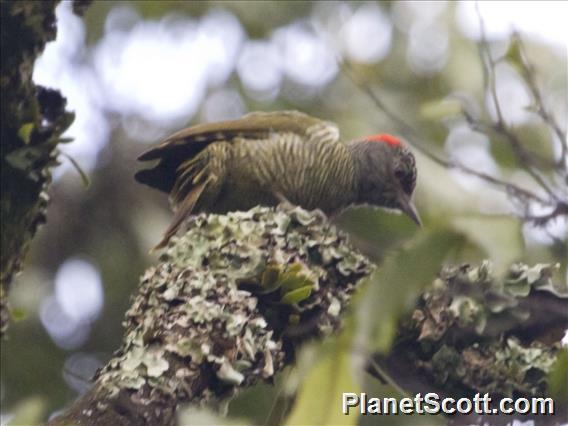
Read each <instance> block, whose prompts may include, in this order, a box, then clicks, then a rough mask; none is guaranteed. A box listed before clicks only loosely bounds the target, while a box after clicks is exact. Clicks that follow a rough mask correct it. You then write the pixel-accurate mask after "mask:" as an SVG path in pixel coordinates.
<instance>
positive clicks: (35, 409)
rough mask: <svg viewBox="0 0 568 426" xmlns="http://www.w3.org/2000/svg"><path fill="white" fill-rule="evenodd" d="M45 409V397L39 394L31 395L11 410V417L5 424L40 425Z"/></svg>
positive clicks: (17, 425)
mask: <svg viewBox="0 0 568 426" xmlns="http://www.w3.org/2000/svg"><path fill="white" fill-rule="evenodd" d="M46 409H47V403H46V401H45V399H43V398H42V397H40V396H31V397H29V398H26V399H24V400H22V401H20V402H18V404H17V405H16V406H15V407H14V408H13V409H12V410H11V411H12V412H11V414H12V418H11V419H10V420H9V421H8V422H6V424H7V425H14V426H20V425H29V426H31V425H40V424H43V423H44V422H43V419H44V415H45V412H46Z"/></svg>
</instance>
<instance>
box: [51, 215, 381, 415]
mask: <svg viewBox="0 0 568 426" xmlns="http://www.w3.org/2000/svg"><path fill="white" fill-rule="evenodd" d="M188 225H189V229H188V230H187V232H186V233H185V235H183V237H181V238H178V239H175V238H174V240H173V241H172V242H171V243H170V246H169V247H168V248H167V250H166V251H165V253H164V254H163V256H162V257H161V259H160V263H159V264H158V265H157V266H156V267H153V268H151V269H149V270H148V271H147V272H146V273H145V274H144V276H143V278H142V282H141V284H140V287H139V289H138V293H137V294H136V295H135V297H134V299H133V302H132V305H131V307H130V309H129V310H128V312H127V314H126V319H125V322H124V326H125V334H124V339H123V343H122V346H121V348H120V349H119V350H118V351H117V352H116V353H115V355H114V357H113V358H112V359H111V360H110V362H109V363H108V364H107V365H106V366H105V367H104V368H103V369H102V370H101V371H99V373H98V374H97V377H96V380H95V383H94V386H93V388H92V389H91V391H90V392H88V393H87V395H85V396H83V397H82V398H81V399H79V400H78V401H77V402H75V404H73V406H71V408H70V409H69V410H68V411H67V412H66V413H65V414H63V415H62V416H60V417H59V418H57V419H55V420H53V421H52V422H51V424H52V425H63V424H124V425H133V424H141V423H147V424H153V425H166V424H172V423H174V422H175V410H176V407H177V406H178V405H179V404H182V403H188V402H191V403H193V404H206V403H214V402H218V401H221V400H222V399H223V398H227V397H229V396H231V395H233V394H234V393H235V392H237V391H238V390H239V389H241V388H243V387H246V386H250V385H252V384H254V383H256V382H258V381H261V380H267V381H271V380H272V379H273V378H274V376H275V374H276V373H277V372H279V371H281V370H282V369H283V367H284V366H285V365H287V364H289V363H291V362H292V361H293V359H294V348H295V347H296V345H297V344H299V343H300V342H301V341H303V340H305V339H313V338H316V337H320V336H323V335H327V334H329V333H331V332H333V331H334V330H336V329H337V328H338V327H339V326H340V324H341V321H340V315H341V314H342V313H343V312H344V311H345V309H346V306H347V302H348V301H349V299H350V295H351V294H352V292H353V290H354V289H355V287H356V285H357V284H358V283H359V282H360V281H361V279H362V278H363V277H365V276H367V274H368V273H369V272H370V271H371V269H372V265H371V264H370V263H369V261H368V260H367V259H366V258H365V257H364V256H362V255H361V254H359V253H357V252H356V251H355V250H353V249H352V248H351V247H350V246H349V245H348V244H347V241H346V238H345V236H344V235H342V234H341V233H339V232H338V231H337V230H336V229H335V228H333V227H331V226H330V225H329V223H328V222H327V220H326V219H325V218H324V217H323V216H320V215H318V214H315V213H314V214H312V213H307V212H306V211H304V210H301V209H299V208H297V209H294V210H292V211H289V212H285V211H282V210H273V209H268V208H261V207H258V208H255V209H253V210H250V211H248V212H237V213H231V214H228V215H226V216H220V215H209V216H206V215H200V216H197V217H195V218H194V219H192V220H191V221H190V223H189V224H188Z"/></svg>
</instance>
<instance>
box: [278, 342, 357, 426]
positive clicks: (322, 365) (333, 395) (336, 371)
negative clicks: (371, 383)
mask: <svg viewBox="0 0 568 426" xmlns="http://www.w3.org/2000/svg"><path fill="white" fill-rule="evenodd" d="M326 348H327V349H329V350H326V351H320V355H321V358H320V359H319V360H318V361H317V363H316V365H315V366H314V367H313V368H312V369H311V371H310V372H309V373H308V374H307V376H306V377H305V378H304V380H303V383H302V387H301V389H300V392H299V394H298V397H297V398H296V402H295V404H294V407H293V408H292V411H291V413H290V415H289V416H288V418H287V420H286V423H285V424H286V425H288V426H292V425H320V426H325V425H346V426H347V425H355V424H357V420H358V418H359V415H358V412H357V410H355V411H352V412H351V413H350V414H349V415H344V414H343V413H342V402H343V399H342V398H343V393H344V392H352V393H356V394H359V393H360V392H361V388H360V386H359V384H358V383H356V381H355V380H354V378H353V374H352V373H351V363H350V356H349V355H350V350H349V345H348V335H347V333H342V335H341V336H340V337H339V338H338V339H336V340H334V341H332V342H329V343H328V344H327V345H326ZM322 352H323V353H322Z"/></svg>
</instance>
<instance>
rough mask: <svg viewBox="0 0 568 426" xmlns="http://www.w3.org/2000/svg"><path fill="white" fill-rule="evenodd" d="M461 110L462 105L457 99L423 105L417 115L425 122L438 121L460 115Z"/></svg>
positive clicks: (441, 100)
mask: <svg viewBox="0 0 568 426" xmlns="http://www.w3.org/2000/svg"><path fill="white" fill-rule="evenodd" d="M462 109H463V107H462V104H461V103H460V101H459V100H458V99H440V100H435V101H430V102H425V103H423V104H422V105H421V106H420V111H419V114H420V116H421V117H422V118H424V119H426V120H432V121H439V120H442V119H444V118H448V117H455V116H457V115H460V114H461V112H462Z"/></svg>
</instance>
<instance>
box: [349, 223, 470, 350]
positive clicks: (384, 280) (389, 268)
mask: <svg viewBox="0 0 568 426" xmlns="http://www.w3.org/2000/svg"><path fill="white" fill-rule="evenodd" d="M461 239H462V237H461V235H459V234H457V233H455V232H453V231H451V230H431V231H426V232H422V233H420V234H418V235H417V236H416V237H415V238H414V239H413V240H411V241H410V243H409V244H408V246H406V247H404V248H403V249H401V250H399V251H398V252H396V253H395V254H393V255H392V256H390V257H388V258H387V259H386V260H385V262H384V263H383V264H382V265H380V266H379V268H378V270H377V271H376V272H375V273H373V274H372V275H371V276H370V277H369V280H368V283H367V288H366V289H365V291H364V292H363V294H362V295H361V299H360V303H359V305H358V307H357V321H358V323H359V327H358V329H359V330H360V333H362V336H361V338H362V339H363V341H365V342H368V346H369V347H368V348H367V349H368V350H369V351H374V350H378V351H386V350H388V349H389V348H390V345H391V343H392V341H393V338H394V335H395V332H396V326H397V323H398V320H399V318H400V316H401V315H402V314H404V313H405V312H407V311H408V310H409V309H411V308H412V307H413V306H414V303H415V301H416V297H417V296H418V295H419V293H420V291H421V290H422V289H423V288H424V287H426V286H427V285H429V284H430V283H431V282H432V281H433V279H434V278H435V277H436V275H437V273H438V271H439V270H440V268H441V266H442V263H443V261H444V259H445V258H446V255H447V254H448V252H449V251H450V250H452V249H453V248H454V247H456V246H457V244H458V243H459V242H460V241H461Z"/></svg>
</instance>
